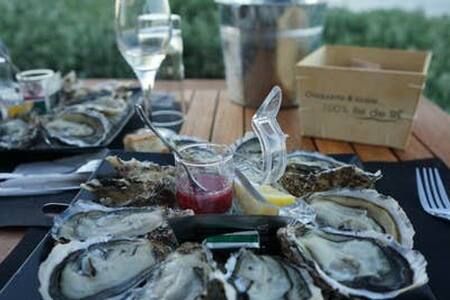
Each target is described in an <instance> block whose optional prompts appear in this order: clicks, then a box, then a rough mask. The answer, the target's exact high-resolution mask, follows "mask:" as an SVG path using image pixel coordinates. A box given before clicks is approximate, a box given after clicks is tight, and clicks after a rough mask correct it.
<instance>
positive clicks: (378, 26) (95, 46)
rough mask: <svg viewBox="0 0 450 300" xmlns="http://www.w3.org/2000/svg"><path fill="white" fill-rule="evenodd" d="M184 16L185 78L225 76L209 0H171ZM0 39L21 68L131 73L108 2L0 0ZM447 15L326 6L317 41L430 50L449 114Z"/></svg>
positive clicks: (431, 81)
mask: <svg viewBox="0 0 450 300" xmlns="http://www.w3.org/2000/svg"><path fill="white" fill-rule="evenodd" d="M171 5H172V9H173V11H174V12H176V13H178V14H180V15H181V16H182V19H183V38H184V45H185V53H184V59H185V65H186V73H187V76H188V77H192V78H193V77H196V78H221V77H223V76H224V75H223V74H224V72H223V62H222V54H221V47H220V36H219V28H218V16H217V8H216V6H215V4H214V2H213V1H212V0H189V1H185V0H171ZM0 12H1V17H0V38H1V39H3V40H4V41H5V43H6V44H7V45H8V47H9V48H10V51H11V52H12V56H13V59H14V60H15V62H16V63H17V65H19V67H20V68H22V69H28V68H40V67H50V68H53V69H58V70H62V71H63V72H67V71H70V70H76V71H77V72H78V74H79V75H80V76H81V77H100V78H106V77H119V78H120V77H131V76H133V74H132V72H131V71H130V68H129V67H128V66H127V65H126V64H125V63H124V61H123V59H122V58H121V56H120V54H119V53H118V51H117V49H116V45H115V39H114V32H113V26H112V20H113V0H95V1H93V0H64V1H55V0H40V1H36V0H20V1H11V0H0ZM449 28H450V17H449V16H443V17H426V16H424V15H423V13H421V12H414V13H407V12H402V11H397V10H390V11H372V12H364V13H352V12H349V11H347V10H342V9H333V10H330V11H329V14H328V17H327V22H326V27H325V32H324V42H325V43H329V44H348V45H359V46H378V47H388V48H402V49H426V50H431V51H432V52H433V60H432V64H431V67H430V70H429V75H428V82H427V87H426V91H425V94H426V95H427V96H428V97H430V98H431V99H432V100H434V101H435V102H436V103H438V104H439V105H441V106H442V107H444V108H445V109H446V110H447V111H449V112H450V47H449V46H450V45H449V44H450V30H449Z"/></svg>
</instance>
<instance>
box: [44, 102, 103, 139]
mask: <svg viewBox="0 0 450 300" xmlns="http://www.w3.org/2000/svg"><path fill="white" fill-rule="evenodd" d="M110 127H111V124H110V122H109V121H108V119H107V118H106V117H105V116H104V115H103V114H101V113H98V112H96V111H92V110H86V109H84V108H82V107H79V106H73V107H68V108H67V109H65V110H63V111H61V112H59V113H57V114H56V115H54V116H52V117H51V118H50V120H47V121H46V122H44V129H45V130H46V131H47V134H48V136H49V137H51V138H53V139H56V140H58V141H60V142H62V143H64V144H67V145H72V146H78V147H90V146H98V145H100V144H101V143H102V142H103V141H104V140H105V138H106V135H107V133H108V132H109V130H110Z"/></svg>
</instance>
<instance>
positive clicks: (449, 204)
mask: <svg viewBox="0 0 450 300" xmlns="http://www.w3.org/2000/svg"><path fill="white" fill-rule="evenodd" d="M434 176H435V178H436V185H437V188H438V191H439V195H440V198H441V201H442V203H443V205H444V207H445V208H446V209H450V200H449V199H448V195H447V192H446V190H445V187H444V184H443V183H442V178H441V175H440V174H439V171H438V169H437V168H434Z"/></svg>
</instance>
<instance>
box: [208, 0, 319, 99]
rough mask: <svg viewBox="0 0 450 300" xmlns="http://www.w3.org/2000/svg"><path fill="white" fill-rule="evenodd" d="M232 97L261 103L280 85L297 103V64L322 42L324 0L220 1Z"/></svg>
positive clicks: (226, 67) (224, 49)
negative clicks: (272, 89)
mask: <svg viewBox="0 0 450 300" xmlns="http://www.w3.org/2000/svg"><path fill="white" fill-rule="evenodd" d="M216 2H217V3H218V5H219V12H220V34H221V38H222V50H223V56H224V61H225V75H226V82H227V87H228V93H229V96H230V98H231V99H232V100H233V101H234V102H237V103H239V104H242V105H244V106H252V107H258V106H259V105H260V104H261V102H262V101H263V100H264V98H265V96H266V95H267V94H268V93H269V91H270V90H271V88H272V87H273V86H274V85H279V86H280V87H281V88H282V90H283V104H282V106H284V107H286V106H295V105H297V103H296V97H295V90H296V88H295V85H296V83H295V75H294V74H295V73H294V70H295V65H296V63H297V62H298V61H300V60H301V59H302V58H303V57H304V56H306V55H307V54H309V53H310V52H312V51H313V50H315V49H316V48H317V47H319V46H320V44H321V37H322V30H323V24H324V19H325V11H326V3H325V2H324V1H323V0H216Z"/></svg>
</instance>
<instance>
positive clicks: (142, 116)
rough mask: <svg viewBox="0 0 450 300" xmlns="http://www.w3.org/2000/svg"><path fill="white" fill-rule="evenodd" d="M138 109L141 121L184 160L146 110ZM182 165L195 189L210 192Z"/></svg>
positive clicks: (137, 107) (136, 105)
mask: <svg viewBox="0 0 450 300" xmlns="http://www.w3.org/2000/svg"><path fill="white" fill-rule="evenodd" d="M134 106H135V108H136V111H137V113H138V115H139V118H140V119H141V121H142V122H143V123H144V124H145V125H146V126H147V127H148V128H149V129H150V130H151V131H153V133H154V134H155V135H156V136H157V137H158V138H159V139H160V140H161V142H163V144H164V145H165V146H166V147H167V148H169V150H170V151H172V152H173V153H175V155H176V156H178V157H179V158H183V156H182V155H181V154H180V152H179V151H178V150H177V148H175V147H174V146H173V145H172V144H171V143H170V142H169V141H167V140H166V138H165V137H164V136H162V135H161V134H160V133H159V131H158V130H157V129H156V127H155V126H153V123H152V122H151V121H150V119H149V118H148V117H147V114H146V113H145V111H144V108H143V107H142V106H141V105H140V104H135V105H134ZM180 164H181V165H182V166H183V168H184V170H185V171H186V174H187V176H188V178H189V180H190V181H191V183H194V188H199V189H200V190H202V191H203V192H206V191H208V189H206V188H205V187H204V186H203V185H202V184H201V183H200V182H198V180H197V179H195V177H194V176H193V175H192V174H191V172H190V171H189V168H188V167H187V166H186V165H185V164H184V163H183V162H182V161H180Z"/></svg>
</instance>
